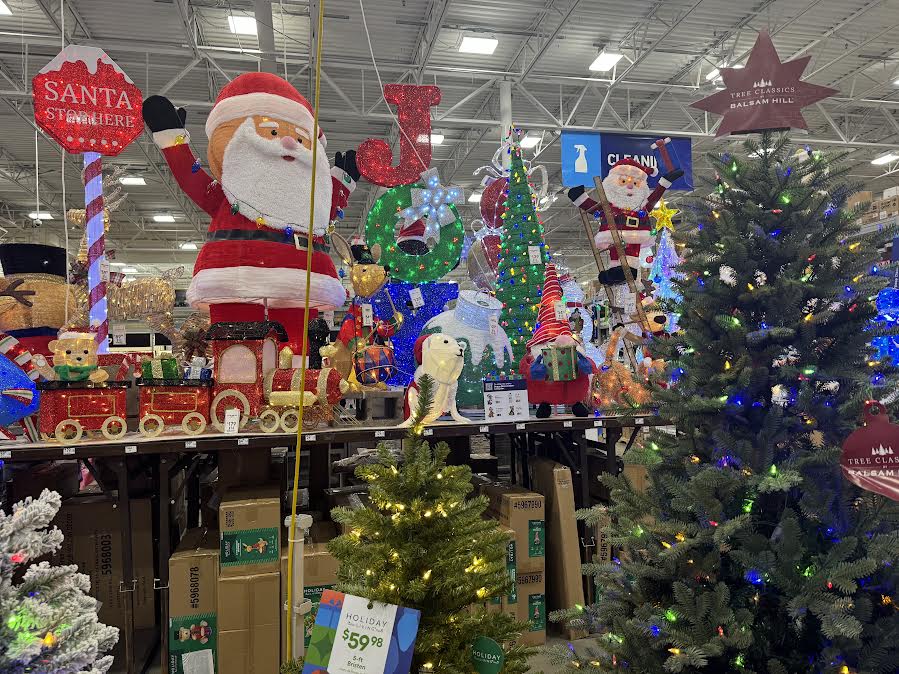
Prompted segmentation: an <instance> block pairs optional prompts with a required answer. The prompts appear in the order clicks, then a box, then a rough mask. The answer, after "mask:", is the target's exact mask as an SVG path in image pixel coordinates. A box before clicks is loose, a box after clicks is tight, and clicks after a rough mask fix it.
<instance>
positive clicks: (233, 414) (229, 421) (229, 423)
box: [225, 407, 240, 435]
mask: <svg viewBox="0 0 899 674" xmlns="http://www.w3.org/2000/svg"><path fill="white" fill-rule="evenodd" d="M239 430H240V410H239V409H237V408H236V407H230V408H228V409H226V410H225V434H226V435H235V434H236V433H237V431H239Z"/></svg>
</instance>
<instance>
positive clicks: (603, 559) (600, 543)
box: [593, 515, 613, 564]
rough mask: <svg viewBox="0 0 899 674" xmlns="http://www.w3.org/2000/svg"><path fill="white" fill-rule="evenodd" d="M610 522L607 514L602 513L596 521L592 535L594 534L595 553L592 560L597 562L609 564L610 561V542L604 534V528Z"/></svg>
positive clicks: (610, 519)
mask: <svg viewBox="0 0 899 674" xmlns="http://www.w3.org/2000/svg"><path fill="white" fill-rule="evenodd" d="M611 523H612V518H611V516H609V515H603V516H601V517H600V519H599V521H597V523H596V527H595V529H594V535H595V536H596V553H595V554H594V555H593V561H594V562H596V563H597V564H609V563H610V562H611V561H612V556H613V555H612V544H611V543H610V542H609V537H608V536H607V535H606V532H605V528H606V527H607V526H609V525H610V524H611Z"/></svg>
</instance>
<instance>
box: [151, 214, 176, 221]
mask: <svg viewBox="0 0 899 674" xmlns="http://www.w3.org/2000/svg"><path fill="white" fill-rule="evenodd" d="M153 222H175V216H174V215H168V214H166V213H160V214H159V215H154V216H153Z"/></svg>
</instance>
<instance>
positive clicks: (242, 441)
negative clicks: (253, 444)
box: [237, 438, 250, 447]
mask: <svg viewBox="0 0 899 674" xmlns="http://www.w3.org/2000/svg"><path fill="white" fill-rule="evenodd" d="M249 444H250V439H249V438H237V446H238V447H246V446H248V445H249Z"/></svg>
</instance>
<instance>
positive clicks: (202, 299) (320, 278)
mask: <svg viewBox="0 0 899 674" xmlns="http://www.w3.org/2000/svg"><path fill="white" fill-rule="evenodd" d="M143 114H144V121H145V122H146V123H147V126H148V127H149V128H150V130H151V131H152V132H153V140H154V141H155V142H156V144H157V145H158V146H159V147H160V148H161V149H162V153H163V155H164V156H165V159H166V161H167V162H168V165H169V168H170V169H171V170H172V174H173V175H174V176H175V179H176V180H177V181H178V184H179V185H180V186H181V189H182V190H184V192H185V194H187V196H189V197H190V198H191V199H192V200H193V201H194V203H196V204H197V206H199V207H200V208H201V209H203V210H204V211H206V213H208V214H209V216H210V217H211V218H212V220H211V221H210V223H209V230H208V232H207V235H206V242H205V243H204V244H203V247H202V249H201V250H200V253H199V256H198V257H197V262H196V265H195V266H194V275H193V280H192V281H191V284H190V288H189V289H188V291H187V300H188V302H189V303H190V304H191V306H193V307H195V308H198V309H208V310H209V312H210V319H211V321H212V322H213V323H217V322H220V321H262V320H264V319H265V318H266V317H267V318H268V319H269V320H273V321H278V322H279V323H281V324H282V325H283V326H284V328H285V329H286V330H287V334H288V336H289V338H290V345H291V346H292V348H293V349H294V352H295V353H298V354H299V353H302V352H303V351H302V347H303V343H304V341H305V340H304V335H303V334H302V326H303V312H304V309H303V307H304V305H305V300H306V293H305V286H306V254H307V251H306V237H307V232H308V228H309V223H310V217H309V216H310V195H311V193H312V190H313V188H314V190H315V212H314V214H313V217H312V227H313V237H314V239H313V252H312V265H311V267H312V269H311V272H312V283H311V285H310V288H309V306H310V309H311V310H312V311H311V313H312V315H311V316H310V318H314V316H315V314H317V312H318V310H324V309H333V308H335V307H340V306H342V305H343V303H344V301H345V300H346V291H345V290H344V288H343V285H342V284H341V283H340V280H339V279H338V276H337V270H336V269H335V267H334V263H333V262H332V261H331V257H330V256H329V254H328V246H327V244H326V240H325V234H326V232H327V229H328V226H329V224H330V223H331V222H332V221H333V220H334V218H335V217H338V216H339V215H342V209H343V208H344V207H345V206H346V203H347V200H348V198H349V195H350V193H351V192H352V191H353V189H354V188H355V186H356V181H357V180H358V179H359V172H358V170H357V168H356V160H355V152H347V153H346V154H340V153H338V154H337V156H336V159H335V166H334V168H333V169H332V168H331V167H330V165H329V163H328V157H327V155H326V154H325V136H324V133H323V132H322V131H321V129H319V133H318V138H313V137H312V127H313V112H312V107H311V106H310V104H309V101H307V100H306V99H305V98H304V97H303V96H302V95H301V94H300V93H299V92H298V91H297V90H296V89H295V88H294V87H293V85H291V84H290V83H289V82H287V81H286V80H284V79H282V78H280V77H278V76H277V75H273V74H270V73H264V72H256V73H245V74H243V75H239V76H238V77H236V78H234V79H233V80H232V81H231V82H229V83H228V84H227V85H226V86H225V87H224V88H223V89H222V90H221V92H220V93H219V95H218V98H217V99H216V101H215V104H214V105H213V107H212V110H211V111H210V113H209V117H208V118H207V120H206V135H207V137H208V138H209V148H208V152H207V158H208V162H209V173H207V172H206V171H204V170H203V169H202V168H201V166H200V161H199V159H197V158H196V157H195V156H194V153H193V151H192V150H191V148H190V144H189V143H190V134H189V133H188V132H187V130H186V129H185V124H184V120H185V114H186V113H185V111H184V110H183V109H177V110H176V109H175V106H174V105H172V103H171V101H169V100H168V99H167V98H164V97H162V96H151V97H150V98H148V99H147V100H146V101H144V105H143ZM313 142H316V143H318V150H317V156H316V166H315V168H316V172H315V185H314V186H313V180H312V172H313V171H312V169H313V166H312V154H313V152H312V143H313ZM210 173H211V175H210Z"/></svg>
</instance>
